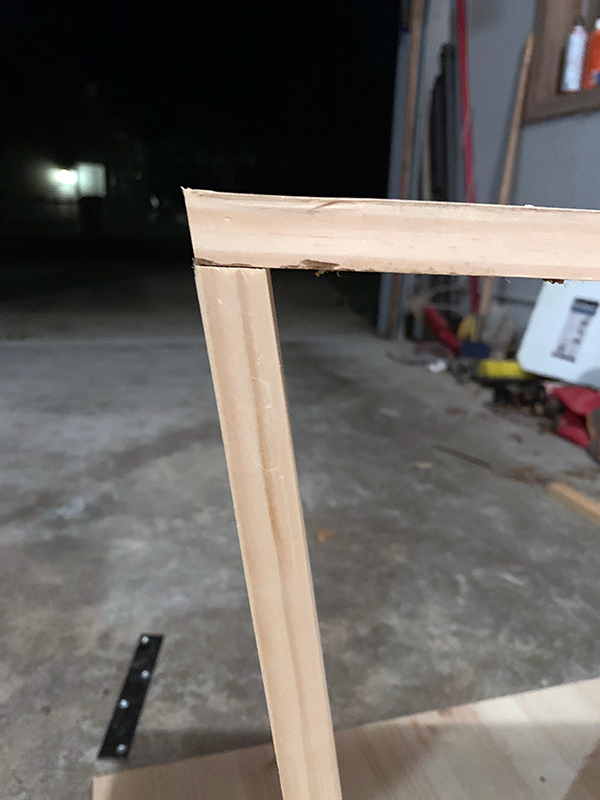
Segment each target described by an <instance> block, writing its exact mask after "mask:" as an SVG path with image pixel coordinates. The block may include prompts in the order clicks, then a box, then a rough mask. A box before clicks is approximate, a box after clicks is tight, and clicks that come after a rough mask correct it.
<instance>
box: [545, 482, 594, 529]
mask: <svg viewBox="0 0 600 800" xmlns="http://www.w3.org/2000/svg"><path fill="white" fill-rule="evenodd" d="M548 492H549V493H550V494H551V495H552V497H555V498H556V499H557V500H559V501H560V502H561V503H563V504H564V505H566V506H568V507H569V508H571V509H573V511H576V512H577V513H578V514H580V515H581V516H583V517H585V518H586V519H589V520H590V522H594V523H595V524H596V525H600V502H598V500H592V498H591V497H587V495H585V494H582V493H581V492H578V491H577V490H576V489H573V487H572V486H568V485H567V484H566V483H555V482H553V483H549V484H548Z"/></svg>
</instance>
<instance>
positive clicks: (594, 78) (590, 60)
mask: <svg viewBox="0 0 600 800" xmlns="http://www.w3.org/2000/svg"><path fill="white" fill-rule="evenodd" d="M594 86H600V25H599V24H598V21H596V25H595V26H594V30H593V31H592V32H591V33H590V35H589V37H588V41H587V50H586V51H585V62H584V65H583V81H582V84H581V87H582V89H593V88H594Z"/></svg>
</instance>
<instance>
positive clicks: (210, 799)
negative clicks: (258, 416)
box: [93, 679, 600, 800]
mask: <svg viewBox="0 0 600 800" xmlns="http://www.w3.org/2000/svg"><path fill="white" fill-rule="evenodd" d="M336 740H337V745H338V752H339V759H340V770H341V775H342V784H343V789H344V800H599V798H600V784H599V783H598V766H599V764H598V756H599V743H600V679H596V680H592V681H584V682H582V683H575V684H570V685H566V686H559V687H556V688H552V689H542V690H539V691H534V692H528V693H526V694H521V695H513V696H510V697H503V698H497V699H494V700H485V701H483V702H481V703H475V704H473V705H469V706H459V707H456V708H451V709H447V710H445V711H429V712H426V713H425V714H418V715H415V716H411V717H404V718H400V719H393V720H388V721H385V722H376V723H374V724H371V725H365V726H363V727H361V728H355V729H353V730H348V731H342V732H341V733H338V734H337V736H336ZM93 800H281V795H280V794H279V789H278V787H277V783H276V776H275V765H274V759H273V749H272V747H271V746H270V745H264V746H261V747H253V748H248V749H244V750H237V751H234V752H230V753H223V754H220V755H214V756H206V757H204V758H193V759H189V760H187V761H181V762H179V763H177V764H168V765H166V766H158V767H148V768H146V769H139V770H132V771H130V772H124V773H120V774H118V775H112V776H105V777H102V778H96V779H95V781H94V795H93Z"/></svg>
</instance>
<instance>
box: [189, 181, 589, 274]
mask: <svg viewBox="0 0 600 800" xmlns="http://www.w3.org/2000/svg"><path fill="white" fill-rule="evenodd" d="M185 198H186V204H187V210H188V218H189V223H190V231H191V235H192V243H193V247H194V257H195V261H196V264H198V265H203V264H212V265H224V266H228V265H234V266H244V267H263V268H271V267H281V268H288V269H290V268H291V269H317V270H357V271H377V272H420V273H431V274H442V275H501V276H506V277H515V276H521V277H528V278H554V279H563V278H571V279H577V280H600V260H599V258H598V254H599V253H600V211H574V210H562V209H547V208H524V207H514V206H490V205H478V204H477V205H468V204H460V203H425V202H422V201H420V202H419V201H416V202H413V201H408V200H352V199H340V198H315V197H275V196H269V195H248V194H228V193H221V192H205V191H195V190H191V189H186V190H185Z"/></svg>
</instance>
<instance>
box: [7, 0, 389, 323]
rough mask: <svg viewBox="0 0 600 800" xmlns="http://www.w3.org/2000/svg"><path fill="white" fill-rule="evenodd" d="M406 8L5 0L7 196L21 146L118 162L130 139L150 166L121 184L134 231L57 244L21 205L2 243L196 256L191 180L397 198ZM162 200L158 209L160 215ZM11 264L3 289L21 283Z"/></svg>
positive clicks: (323, 2) (55, 156)
mask: <svg viewBox="0 0 600 800" xmlns="http://www.w3.org/2000/svg"><path fill="white" fill-rule="evenodd" d="M398 9H399V3H398V2H397V0H379V1H378V2H369V0H346V2H343V1H342V0H319V2H315V0H305V1H304V2H285V3H282V2H274V0H254V1H253V2H229V3H223V2H221V3H212V2H196V3H181V2H177V0H175V1H174V2H170V3H163V4H159V5H152V6H151V5H150V4H148V3H142V2H132V1H131V0H120V1H119V2H117V1H116V0H104V1H103V2H97V1H95V0H92V1H90V0H86V2H83V3H81V2H79V3H72V2H52V3H42V2H33V0H13V1H12V2H11V1H10V0H9V1H8V2H5V3H3V4H2V6H1V11H0V14H1V16H0V23H1V25H0V30H1V34H0V35H1V37H2V38H1V41H0V51H1V53H2V55H1V64H0V71H1V73H2V76H3V77H2V78H1V79H0V92H1V94H2V97H3V98H4V99H3V101H2V106H3V108H4V111H3V114H2V117H3V120H4V122H3V123H1V128H2V130H1V133H2V137H1V146H2V154H1V156H2V167H3V173H4V177H3V181H4V184H3V185H4V189H5V193H6V195H7V196H10V193H11V189H12V188H14V186H12V185H11V183H12V184H16V183H18V182H19V180H20V178H19V174H18V170H15V169H14V168H13V167H14V162H15V160H16V157H15V155H14V153H15V152H18V153H22V152H23V148H25V149H26V150H27V152H31V153H36V154H38V155H39V154H41V155H43V156H44V157H46V158H49V159H51V160H53V161H54V162H56V163H57V164H59V165H60V166H64V167H65V168H69V167H70V165H71V162H75V161H77V160H78V159H81V158H82V157H83V158H88V159H91V160H94V159H95V160H100V159H102V160H104V161H107V160H108V159H109V156H106V157H105V155H104V153H105V151H107V150H111V152H113V151H114V140H116V139H117V138H118V137H121V139H120V140H121V142H123V141H127V142H129V145H128V155H127V157H128V158H130V160H131V158H133V156H132V155H131V153H134V152H135V154H136V155H135V158H136V159H138V161H139V164H138V166H137V167H135V165H134V166H132V167H130V169H131V170H133V171H134V172H135V175H136V178H139V184H136V194H135V197H134V195H133V194H132V192H129V194H125V193H122V194H121V206H120V207H119V208H118V210H117V211H115V214H117V216H119V218H120V219H123V218H124V215H125V216H127V215H128V214H129V213H130V212H131V224H130V225H129V227H128V228H123V227H122V228H119V229H118V230H117V233H115V232H114V231H113V232H112V233H111V232H108V233H107V232H104V235H102V236H101V237H98V236H97V237H95V238H94V237H92V239H90V237H89V236H88V237H86V236H82V235H81V233H82V232H81V231H77V232H76V233H75V235H70V236H66V235H63V236H58V237H54V235H53V232H56V230H57V228H56V226H55V229H53V228H52V226H48V225H46V227H45V228H44V230H43V235H42V232H41V228H39V226H38V225H37V224H36V223H35V221H34V220H33V218H32V220H29V218H27V219H25V216H23V215H26V213H27V211H21V210H19V209H17V211H16V212H14V211H13V216H12V218H10V219H9V221H8V222H7V223H6V224H5V225H4V226H3V230H4V233H5V236H4V237H3V239H4V245H3V252H6V251H9V252H10V253H12V254H14V253H15V252H21V251H24V250H27V251H28V252H30V253H34V254H35V253H37V254H39V250H40V247H41V246H42V242H43V247H44V249H45V252H50V253H54V254H55V255H61V254H65V255H68V254H69V253H72V252H74V251H75V252H76V253H77V256H78V257H82V256H90V257H91V256H92V255H93V256H95V257H98V256H99V255H105V256H106V257H107V258H108V257H109V256H111V257H114V256H115V255H127V256H128V257H130V256H131V257H134V254H140V253H141V252H143V251H144V250H148V249H151V250H152V251H153V252H154V253H155V254H156V253H158V252H161V253H163V254H164V255H165V256H173V258H177V259H182V258H187V257H188V255H189V243H188V238H187V230H186V228H185V224H184V220H182V214H181V212H182V200H181V195H180V191H179V187H180V186H190V187H193V188H205V189H216V190H226V191H240V192H259V193H261V192H264V193H275V194H301V195H302V194H305V195H317V196H366V197H383V196H385V194H386V182H387V165H388V153H389V138H390V126H391V115H392V98H393V84H394V70H395V57H396V41H397V32H398V25H399V10H398ZM103 131H104V133H103ZM109 140H110V143H109V145H106V146H105V141H106V142H109ZM19 157H20V156H19ZM121 160H123V159H122V157H121ZM134 167H135V169H134ZM109 171H110V169H109ZM131 180H132V181H133V178H132V179H131ZM152 196H154V197H155V198H158V201H159V202H160V211H158V212H156V213H155V214H154V219H153V220H152V223H149V222H148V219H149V218H150V216H151V214H150V213H149V212H150V206H149V205H148V203H149V198H150V197H152ZM124 198H125V199H124ZM127 198H129V199H127ZM38 200H39V198H38ZM128 204H129V205H128ZM134 205H136V206H137V207H138V210H137V211H136V212H135V213H134V212H133V206H134ZM15 213H16V215H17V217H18V216H19V215H21V216H22V217H23V220H22V222H23V224H22V225H21V226H19V224H18V220H15ZM54 238H58V240H59V246H58V247H57V246H55V247H54V249H53V246H52V240H53V239H54ZM108 260H110V259H108ZM188 263H189V262H188ZM5 267H6V265H5ZM7 272H10V270H7V269H6V268H5V269H4V271H3V273H4V278H5V281H4V289H5V291H8V292H11V291H15V290H16V289H15V287H16V285H17V283H18V280H15V275H14V274H11V276H10V279H7V280H6V276H7ZM41 272H43V270H42V271H41ZM68 272H69V271H68V270H67V273H68ZM75 272H79V273H81V271H80V270H79V271H75ZM80 277H81V275H80ZM17 278H18V276H17ZM68 279H69V280H75V279H77V278H76V277H75V274H71V275H70V277H69V278H68ZM40 280H42V278H41V277H40ZM368 280H369V279H367V282H368ZM376 280H377V279H376V278H375V279H374V278H373V277H371V279H370V283H367V284H363V283H361V281H362V279H361V278H360V277H359V278H357V282H358V284H357V285H359V286H361V287H362V288H361V289H360V290H359V291H358V295H360V294H361V293H362V291H363V289H364V286H365V285H368V286H369V287H370V289H369V292H370V294H371V295H373V293H376V286H375V283H374V281H376ZM344 284H345V290H347V289H348V286H349V285H350V284H352V285H353V284H354V282H353V281H344ZM40 286H41V284H40ZM35 288H36V287H29V288H28V289H27V291H31V290H32V289H33V290H35ZM38 288H39V287H38ZM23 290H24V288H23V287H22V286H21V287H20V288H19V290H18V291H23ZM355 294H356V292H355ZM372 300H373V298H372V297H371V300H370V301H369V308H370V310H367V312H366V313H367V315H368V316H372V314H373V302H372ZM361 310H363V311H364V309H361Z"/></svg>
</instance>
